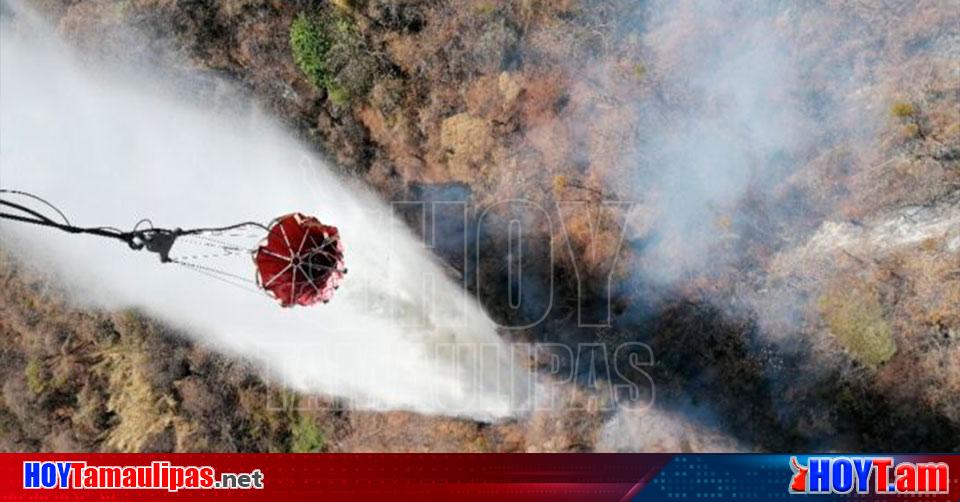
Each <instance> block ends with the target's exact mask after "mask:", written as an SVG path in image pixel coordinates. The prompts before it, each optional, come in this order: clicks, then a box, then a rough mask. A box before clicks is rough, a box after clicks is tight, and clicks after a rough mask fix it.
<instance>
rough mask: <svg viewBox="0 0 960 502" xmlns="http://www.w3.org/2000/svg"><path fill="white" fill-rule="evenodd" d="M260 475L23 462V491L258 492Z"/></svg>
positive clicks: (159, 464)
mask: <svg viewBox="0 0 960 502" xmlns="http://www.w3.org/2000/svg"><path fill="white" fill-rule="evenodd" d="M263 482H264V479H263V472H261V471H260V469H254V470H253V471H250V472H240V473H233V472H221V473H217V471H216V469H214V468H213V467H210V466H205V465H204V466H197V465H172V464H171V463H170V462H165V461H155V462H151V463H150V465H125V466H117V465H88V464H87V463H86V462H80V461H69V460H67V461H25V462H24V463H23V487H24V488H25V489H62V490H70V489H86V490H91V489H92V490H97V489H99V490H122V489H143V490H167V491H169V492H176V491H179V490H250V489H254V490H259V489H263Z"/></svg>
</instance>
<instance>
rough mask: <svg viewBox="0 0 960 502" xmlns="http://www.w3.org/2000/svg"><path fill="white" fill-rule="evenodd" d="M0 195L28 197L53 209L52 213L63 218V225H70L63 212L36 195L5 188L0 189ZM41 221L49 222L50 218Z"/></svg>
mask: <svg viewBox="0 0 960 502" xmlns="http://www.w3.org/2000/svg"><path fill="white" fill-rule="evenodd" d="M0 193H12V194H15V195H22V196H24V197H29V198H31V199H33V200H36V201H40V203H42V204H44V205H46V206H47V207H49V208H50V209H53V210H54V211H56V212H57V214H59V215H60V217H61V218H63V222H64V223H66V224H67V225H69V224H70V220H68V219H67V216H66V215H65V214H63V211H60V209H58V208H57V206H54V205H53V204H51V203H49V202H47V201H46V200H45V199H43V198H41V197H37V196H36V195H33V194H32V193H28V192H22V191H20V190H10V189H7V188H0ZM43 219H45V220H49V219H50V218H47V217H44V218H43Z"/></svg>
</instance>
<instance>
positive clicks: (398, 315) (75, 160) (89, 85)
mask: <svg viewBox="0 0 960 502" xmlns="http://www.w3.org/2000/svg"><path fill="white" fill-rule="evenodd" d="M8 5H9V4H8ZM14 8H15V9H16V10H17V15H15V16H13V19H9V18H8V19H7V20H6V21H5V22H4V23H3V26H2V30H0V31H2V49H0V186H2V187H3V188H8V189H19V190H25V191H29V192H32V193H36V194H38V195H41V196H43V197H45V198H47V199H49V200H50V201H52V202H54V203H55V204H57V205H58V206H59V207H60V208H61V209H62V210H63V211H64V212H65V213H66V214H67V215H68V216H69V217H70V218H71V219H72V222H73V223H74V224H77V225H81V226H99V225H108V226H115V227H119V228H124V229H128V228H130V227H132V225H133V224H134V223H135V222H136V221H137V220H138V219H140V218H141V217H149V218H151V219H152V221H153V223H154V224H155V225H156V226H158V227H166V228H171V227H183V228H190V227H197V226H204V227H206V226H220V225H226V224H231V223H235V222H239V221H247V220H257V221H261V222H264V223H266V222H267V221H269V220H270V219H272V218H274V217H276V216H279V215H283V214H286V213H290V212H293V211H300V212H303V213H306V214H312V215H316V216H318V217H319V218H320V219H321V220H322V221H324V222H325V223H328V224H333V225H336V226H338V227H339V229H340V231H341V236H342V238H343V241H344V243H345V246H346V261H347V266H348V267H349V270H350V272H349V274H348V275H347V277H346V280H345V281H344V283H343V285H342V287H341V288H340V290H339V291H338V292H337V294H336V296H335V297H334V299H333V301H331V302H330V303H329V304H327V305H323V306H318V307H311V308H294V309H282V308H280V307H279V306H278V305H277V304H276V303H275V302H273V301H272V300H270V299H269V298H267V297H266V296H265V295H264V294H262V292H257V291H256V289H255V287H253V286H249V285H248V286H247V287H246V288H242V287H238V286H236V285H232V284H227V283H224V282H221V281H218V280H214V279H213V278H211V277H208V276H205V275H201V274H198V273H196V271H194V270H190V269H187V268H184V267H179V266H177V265H171V264H161V263H159V262H158V259H157V257H156V256H155V255H151V254H149V253H146V252H133V251H131V250H129V249H127V248H126V247H125V246H124V245H123V244H122V243H119V242H114V241H110V240H106V239H100V238H95V237H90V236H78V235H68V234H64V233H61V232H58V231H56V230H50V229H41V228H35V227H30V226H26V225H22V224H18V223H7V222H5V223H3V224H2V231H3V236H4V243H5V247H7V248H8V249H13V250H15V252H20V254H21V255H22V259H23V260H25V261H31V262H34V263H40V264H43V266H48V267H50V269H51V271H52V272H53V273H55V274H58V275H60V276H61V277H62V278H63V279H64V280H65V281H66V282H68V283H70V284H71V285H72V286H73V287H74V288H76V289H77V290H79V291H82V294H80V295H77V301H80V302H84V303H87V304H92V305H94V306H102V307H106V308H118V307H126V306H132V307H137V308H140V309H143V310H144V311H146V312H148V313H150V314H151V315H154V316H157V317H158V318H161V319H163V320H164V321H166V322H168V323H170V324H172V325H174V326H176V327H178V328H181V329H183V330H184V331H185V332H186V333H187V334H188V335H190V336H193V337H195V338H196V339H197V340H199V341H201V342H202V343H204V344H206V345H208V346H210V347H213V348H215V349H218V350H221V351H224V352H229V353H234V354H237V355H240V356H242V357H244V358H248V359H250V360H253V361H257V362H259V363H261V364H263V365H264V366H265V367H266V368H267V370H268V371H269V372H270V373H271V374H274V375H277V376H279V377H281V378H282V379H283V381H284V382H285V383H287V384H288V385H290V386H292V387H293V388H296V389H298V390H302V391H307V392H316V393H322V394H327V395H332V396H338V397H342V398H345V399H347V400H349V401H350V402H352V403H353V404H354V405H355V406H363V407H376V408H383V407H388V408H402V409H411V410H416V411H420V412H427V413H443V414H450V415H464V416H471V417H474V418H480V419H489V418H495V417H502V416H507V415H510V414H513V413H515V412H517V410H518V409H519V407H520V406H521V405H522V404H523V402H524V400H525V397H526V390H527V388H528V387H527V383H528V382H529V380H528V376H529V374H528V373H527V372H526V371H519V370H517V368H516V367H515V365H513V364H512V363H513V358H512V356H510V354H509V350H510V348H509V347H507V346H506V345H505V344H504V343H503V342H501V340H500V339H499V337H498V335H497V333H496V326H495V324H494V323H493V322H492V321H491V320H490V319H489V318H488V317H487V316H486V314H485V313H484V312H483V310H482V309H481V308H480V307H479V306H478V305H477V303H476V301H475V300H474V299H473V298H469V297H468V296H467V295H466V293H465V292H464V291H462V289H461V288H459V287H458V286H457V285H456V284H454V282H453V281H451V280H450V279H448V278H447V277H445V275H444V273H443V270H442V268H441V266H440V265H438V264H437V263H436V262H435V260H434V259H433V258H432V256H431V255H430V254H429V253H428V252H427V251H426V249H425V248H424V247H423V245H422V243H420V242H419V241H418V240H417V239H416V238H415V237H414V236H413V235H412V234H411V233H410V232H409V231H407V230H406V228H404V227H403V226H402V225H401V224H400V223H399V222H398V220H397V219H395V218H394V216H393V215H392V213H391V212H390V210H389V208H388V207H387V206H386V205H384V204H383V203H382V202H380V201H378V200H377V199H376V198H375V197H374V196H373V195H372V194H370V193H368V192H367V191H365V190H364V189H362V188H361V187H358V186H355V184H351V183H348V182H346V181H344V180H342V179H340V178H338V177H337V176H336V175H335V174H334V173H332V172H330V170H329V169H328V168H327V167H326V166H325V165H323V163H322V162H321V161H319V160H316V159H314V158H313V157H311V154H309V153H308V151H307V149H305V148H304V147H303V146H302V145H299V144H298V143H297V142H295V141H294V140H292V139H291V138H290V137H289V136H287V135H285V134H284V133H283V132H282V131H281V130H280V129H279V128H278V127H276V126H275V125H274V124H272V123H270V121H269V120H266V119H264V118H262V117H261V116H258V115H257V114H256V113H245V114H224V113H222V112H216V111H214V110H213V109H212V108H211V109H204V108H203V107H199V106H196V105H193V104H190V105H188V104H186V103H185V102H178V101H176V100H174V99H171V98H170V97H169V96H165V95H163V94H162V93H161V92H160V91H159V90H158V89H161V88H163V87H164V86H162V85H158V82H159V81H162V80H163V76H162V75H159V74H157V72H152V73H143V74H140V75H138V76H137V77H136V78H130V76H129V73H130V72H129V71H125V72H123V73H124V76H122V77H121V76H119V74H118V73H111V72H109V71H108V70H107V69H105V68H103V67H99V66H96V65H94V64H93V63H90V62H89V61H85V62H83V63H81V62H80V60H79V59H78V58H77V57H76V55H73V54H71V51H70V50H69V49H68V48H67V47H66V46H64V45H63V44H61V43H60V42H59V41H57V40H56V36H55V35H54V34H53V33H52V32H51V31H49V30H47V29H46V28H45V27H44V26H42V25H40V24H38V23H37V22H36V21H33V20H32V18H31V16H30V15H29V13H25V12H22V9H19V8H17V7H16V6H14ZM180 245H182V244H178V246H180ZM178 252H182V250H178V249H177V248H174V253H178ZM198 263H199V264H202V265H209V263H208V262H204V261H198ZM213 266H214V267H215V268H218V269H224V270H228V271H229V272H231V273H233V274H236V275H239V276H241V277H245V278H247V277H248V278H251V279H252V278H253V264H252V261H251V260H250V258H249V257H248V256H240V257H230V258H227V259H223V260H217V261H216V262H215V263H214V264H213ZM231 280H232V278H231ZM234 282H236V281H234ZM425 284H427V285H431V284H432V287H425V286H424V285H425ZM513 371H518V374H514V373H513Z"/></svg>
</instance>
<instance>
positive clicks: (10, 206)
mask: <svg viewBox="0 0 960 502" xmlns="http://www.w3.org/2000/svg"><path fill="white" fill-rule="evenodd" d="M0 195H7V197H4V198H0V219H5V220H10V221H17V222H20V223H27V224H31V225H36V226H41V227H48V228H54V229H57V230H61V231H64V232H68V233H72V234H87V235H94V236H98V237H105V238H108V239H114V240H118V241H121V242H124V243H126V244H127V246H129V247H130V249H133V250H141V249H146V250H147V251H150V252H153V253H156V254H157V255H159V257H160V261H161V262H162V263H175V264H177V265H181V266H184V267H187V268H189V269H191V270H194V271H196V272H199V273H202V274H204V275H210V276H213V277H215V278H217V279H219V280H223V281H225V282H228V283H230V284H233V285H234V286H239V287H241V288H243V289H249V288H248V286H249V285H253V286H256V287H258V288H259V290H260V291H261V292H265V293H267V294H268V295H269V296H271V297H273V298H274V299H276V300H277V301H278V302H279V303H280V305H281V306H283V307H292V306H294V305H301V306H307V305H313V304H316V303H321V302H322V303H327V302H329V301H330V298H331V296H332V295H333V292H334V291H335V290H336V289H338V288H339V287H340V283H341V282H342V280H343V278H344V275H345V274H346V273H347V268H346V266H345V264H344V259H343V254H344V253H343V251H344V248H343V244H342V242H341V241H340V233H339V230H338V229H337V227H334V226H330V225H325V224H323V223H321V222H320V221H319V220H317V219H316V218H314V217H312V216H306V215H303V214H301V213H290V214H287V215H284V216H280V217H278V218H276V219H274V220H273V221H272V222H271V223H270V225H269V226H268V225H263V224H261V223H257V222H253V221H246V222H242V223H237V224H234V225H227V226H222V227H201V228H190V229H183V228H172V229H170V228H157V227H154V226H153V222H151V221H150V220H149V219H142V220H140V221H138V222H137V224H136V225H134V226H133V228H132V229H131V230H127V231H124V230H120V229H118V228H114V227H82V226H78V225H74V224H72V223H71V222H70V220H69V219H68V218H67V217H66V215H65V214H64V213H63V212H62V211H60V209H58V208H57V207H56V206H54V205H53V204H51V203H50V202H47V201H46V200H44V199H42V198H40V197H38V196H36V195H33V194H30V193H27V192H21V191H18V190H8V189H0ZM9 196H14V197H24V198H28V199H31V200H33V201H35V202H39V203H41V204H43V205H44V206H46V207H47V208H48V209H50V210H52V211H53V212H55V213H56V214H57V216H58V217H59V218H58V219H56V220H55V219H53V218H51V217H49V216H47V215H45V214H44V213H43V212H41V211H38V210H37V209H35V208H32V207H29V206H27V205H25V204H24V203H21V201H17V202H13V201H11V200H9V198H10V197H9ZM61 220H62V221H61ZM241 228H256V229H259V230H262V231H264V232H265V235H264V236H263V237H262V238H261V240H260V244H259V245H258V246H256V247H254V248H245V247H242V246H238V245H235V244H232V243H229V242H225V240H229V239H222V238H221V237H230V235H229V234H228V235H225V234H226V233H227V232H230V231H232V230H238V229H241ZM234 237H236V235H234ZM246 237H257V236H256V235H247V236H246ZM178 239H184V240H186V241H190V242H189V243H192V244H194V245H199V246H202V247H204V248H206V249H211V248H213V249H215V250H218V251H219V253H209V252H207V251H203V252H201V253H200V254H197V255H194V256H171V255H170V251H171V249H172V248H173V245H174V244H175V243H176V242H177V240H178ZM243 254H246V255H248V256H250V257H252V259H253V263H254V265H255V267H256V274H255V276H254V279H253V280H251V279H247V278H245V277H242V276H239V275H237V274H234V273H231V272H228V271H226V270H218V269H216V268H213V267H209V266H206V265H201V264H199V263H196V262H195V261H194V260H196V259H203V258H215V257H224V256H236V255H243ZM235 280H240V281H242V282H243V283H246V284H247V285H248V286H244V285H241V284H237V283H235V282H234V281H235Z"/></svg>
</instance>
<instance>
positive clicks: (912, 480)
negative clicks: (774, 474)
mask: <svg viewBox="0 0 960 502" xmlns="http://www.w3.org/2000/svg"><path fill="white" fill-rule="evenodd" d="M790 468H791V469H792V470H793V477H792V478H791V480H790V493H797V494H815V495H816V494H824V495H826V494H847V493H856V494H879V495H882V494H898V495H936V494H945V493H948V490H949V483H950V466H949V465H947V464H946V463H943V462H896V463H895V462H894V458H893V457H856V456H850V457H837V456H831V457H809V458H807V461H806V464H801V463H800V462H799V461H798V460H797V457H790Z"/></svg>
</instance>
